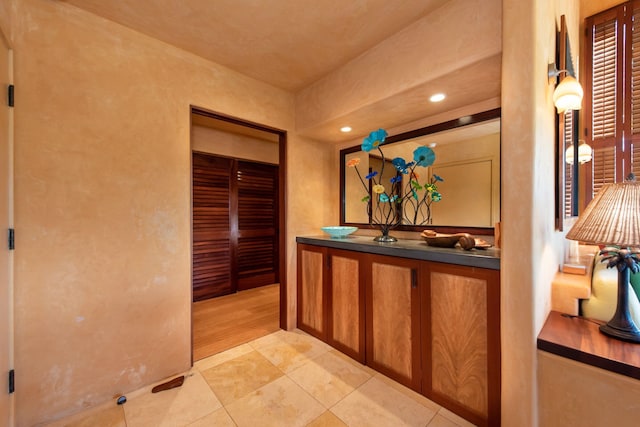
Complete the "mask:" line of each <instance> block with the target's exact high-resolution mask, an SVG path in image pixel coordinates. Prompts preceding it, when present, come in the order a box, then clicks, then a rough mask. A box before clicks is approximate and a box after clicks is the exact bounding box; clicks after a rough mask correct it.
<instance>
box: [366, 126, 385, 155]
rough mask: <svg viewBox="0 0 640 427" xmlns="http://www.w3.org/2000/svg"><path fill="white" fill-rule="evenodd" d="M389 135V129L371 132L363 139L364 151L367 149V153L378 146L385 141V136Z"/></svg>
mask: <svg viewBox="0 0 640 427" xmlns="http://www.w3.org/2000/svg"><path fill="white" fill-rule="evenodd" d="M386 137H387V131H386V130H384V129H378V130H375V131H373V132H371V133H370V134H369V136H368V137H366V138H365V139H364V140H363V141H362V146H361V148H362V151H366V152H367V153H368V152H369V151H371V150H373V149H374V148H378V146H380V145H382V144H383V143H384V140H385V138H386Z"/></svg>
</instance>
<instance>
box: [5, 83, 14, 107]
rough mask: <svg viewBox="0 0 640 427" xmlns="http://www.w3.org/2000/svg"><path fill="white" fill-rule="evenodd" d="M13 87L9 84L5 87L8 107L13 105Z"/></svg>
mask: <svg viewBox="0 0 640 427" xmlns="http://www.w3.org/2000/svg"><path fill="white" fill-rule="evenodd" d="M14 91H15V89H14V87H13V85H9V86H8V87H7V105H8V106H9V107H13V102H14Z"/></svg>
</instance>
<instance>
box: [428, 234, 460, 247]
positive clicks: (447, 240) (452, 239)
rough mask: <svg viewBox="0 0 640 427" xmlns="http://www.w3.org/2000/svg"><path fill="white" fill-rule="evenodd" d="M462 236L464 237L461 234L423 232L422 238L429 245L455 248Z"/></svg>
mask: <svg viewBox="0 0 640 427" xmlns="http://www.w3.org/2000/svg"><path fill="white" fill-rule="evenodd" d="M460 237H462V235H461V234H436V235H435V236H425V235H424V234H422V238H423V239H424V240H425V241H426V242H427V245H429V246H436V247H439V248H453V247H454V246H455V245H456V243H458V240H460Z"/></svg>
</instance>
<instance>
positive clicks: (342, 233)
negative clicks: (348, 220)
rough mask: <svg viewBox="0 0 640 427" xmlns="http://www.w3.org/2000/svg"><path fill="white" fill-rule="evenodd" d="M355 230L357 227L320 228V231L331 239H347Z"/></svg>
mask: <svg viewBox="0 0 640 427" xmlns="http://www.w3.org/2000/svg"><path fill="white" fill-rule="evenodd" d="M357 229H358V227H347V226H341V225H336V226H333V227H322V231H324V232H325V233H327V234H328V235H329V236H331V238H332V239H342V238H344V237H347V236H348V235H349V234H351V233H353V232H354V231H356V230H357Z"/></svg>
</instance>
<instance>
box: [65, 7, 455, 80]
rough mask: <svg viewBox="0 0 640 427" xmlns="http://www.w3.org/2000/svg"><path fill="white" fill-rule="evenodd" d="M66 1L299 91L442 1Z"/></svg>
mask: <svg viewBox="0 0 640 427" xmlns="http://www.w3.org/2000/svg"><path fill="white" fill-rule="evenodd" d="M64 1H66V2H67V3H70V4H73V5H75V6H77V7H79V8H82V9H85V10H87V11H89V12H92V13H94V14H96V15H99V16H102V17H104V18H107V19H110V20H112V21H115V22H118V23H120V24H122V25H124V26H126V27H129V28H132V29H134V30H136V31H139V32H141V33H144V34H147V35H149V36H151V37H154V38H156V39H159V40H162V41H164V42H166V43H169V44H172V45H174V46H177V47H179V48H182V49H184V50H186V51H189V52H192V53H195V54H196V55H199V56H201V57H203V58H206V59H209V60H211V61H213V62H216V63H218V64H221V65H225V66H227V67H229V68H231V69H233V70H236V71H238V72H240V73H242V74H245V75H247V76H250V77H253V78H255V79H257V80H260V81H263V82H266V83H269V84H271V85H273V86H276V87H280V88H282V89H286V90H289V91H292V92H296V91H298V90H300V89H303V88H304V87H306V86H308V85H310V84H311V83H313V82H315V81H317V80H319V79H320V78H321V77H323V76H325V75H326V74H328V73H329V72H331V71H332V70H334V69H336V68H338V67H340V66H341V65H343V64H344V63H346V62H348V61H350V60H351V59H353V58H355V57H357V56H358V55H360V54H361V53H363V52H365V51H366V50H368V49H370V48H371V47H373V46H375V45H376V44H378V43H380V42H381V41H382V40H384V39H386V38H387V37H389V36H391V35H392V34H395V33H397V32H398V31H399V30H400V29H402V28H404V27H406V26H407V25H409V24H411V23H413V22H415V21H416V20H418V19H420V18H421V17H423V16H424V15H426V14H428V13H429V12H431V11H433V10H434V9H436V8H438V7H439V6H441V5H443V4H444V3H446V1H447V0H404V1H389V0H348V1H344V0H275V1H269V2H266V1H265V0H146V1H131V0H109V1H104V0H64ZM267 4H268V6H266V5H267Z"/></svg>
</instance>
